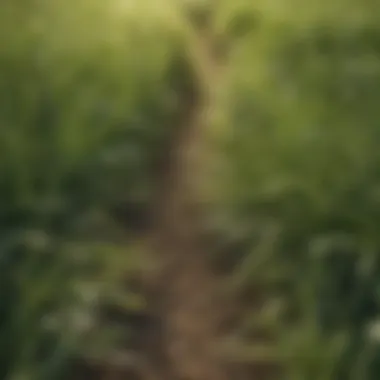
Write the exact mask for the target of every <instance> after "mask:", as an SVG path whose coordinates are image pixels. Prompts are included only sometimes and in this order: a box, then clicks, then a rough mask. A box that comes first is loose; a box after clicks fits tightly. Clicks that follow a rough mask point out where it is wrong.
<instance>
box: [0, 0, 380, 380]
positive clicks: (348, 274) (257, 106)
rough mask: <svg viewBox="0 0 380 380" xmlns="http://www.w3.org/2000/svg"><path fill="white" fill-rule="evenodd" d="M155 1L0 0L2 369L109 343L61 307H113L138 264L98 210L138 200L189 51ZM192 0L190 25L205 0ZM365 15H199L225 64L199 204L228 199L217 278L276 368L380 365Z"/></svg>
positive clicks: (379, 68)
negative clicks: (222, 49) (108, 302)
mask: <svg viewBox="0 0 380 380" xmlns="http://www.w3.org/2000/svg"><path fill="white" fill-rule="evenodd" d="M152 4H153V3H152V2H149V1H138V2H137V1H132V2H128V1H126V0H125V1H124V2H123V1H116V0H113V1H110V0H109V1H107V2H104V1H100V0H99V1H98V0H92V1H90V0H79V1H76V2H68V1H67V0H66V1H63V0H54V1H51V0H50V1H47V0H46V1H38V2H37V1H33V0H29V1H16V0H7V1H4V4H2V5H1V7H2V9H1V12H0V39H1V41H0V72H1V74H0V145H1V147H0V156H1V159H0V244H1V245H0V360H1V362H0V379H8V378H9V379H12V380H13V379H15V380H17V379H24V378H27V379H38V380H43V379H52V378H58V375H60V376H62V377H65V376H66V374H67V373H66V372H65V370H64V369H65V368H67V361H66V360H67V359H68V358H69V356H70V355H71V354H72V352H73V351H75V350H88V349H89V347H90V348H92V349H94V350H95V351H96V350H98V349H100V348H102V349H103V350H104V349H105V348H108V347H109V345H108V343H107V342H106V340H105V338H104V337H103V336H98V335H97V336H96V337H94V336H92V337H91V339H89V340H88V341H87V340H86V339H85V338H84V335H81V334H82V333H84V331H85V330H86V329H88V327H86V326H87V325H91V320H90V322H86V323H85V326H84V327H83V326H82V324H83V323H84V322H81V320H80V321H79V322H78V323H77V322H76V318H77V315H78V313H79V314H80V315H79V316H80V317H81V318H91V317H92V316H93V313H92V309H91V308H92V307H93V302H94V299H93V296H92V294H95V296H96V297H105V298H112V299H114V300H115V299H116V301H115V302H117V303H118V302H119V299H118V296H119V292H120V283H121V282H122V281H123V280H124V276H125V275H126V273H128V270H130V271H132V272H133V271H134V270H135V267H136V266H138V265H140V262H141V257H142V255H141V254H140V253H141V252H140V251H139V250H138V249H136V248H134V246H132V245H131V241H129V240H128V241H126V238H125V226H123V227H121V226H120V225H119V224H118V223H117V222H116V221H115V218H114V215H113V214H112V210H114V209H115V208H117V207H119V205H120V204H121V203H125V202H132V203H133V202H134V203H139V202H141V203H142V204H144V205H147V204H149V202H150V201H151V198H150V197H151V191H152V189H153V188H154V180H155V175H156V173H155V169H156V162H157V161H159V160H160V159H161V155H162V153H163V152H165V149H166V147H167V141H168V139H169V138H170V136H171V132H172V131H173V128H175V126H176V125H175V120H176V111H177V105H178V98H177V97H176V91H177V90H178V88H183V87H179V86H186V85H188V84H189V77H188V75H186V73H187V72H186V71H185V74H184V70H187V69H188V67H187V66H186V67H185V69H184V67H183V65H184V62H185V63H188V62H190V61H191V64H192V65H195V66H196V57H193V56H192V55H191V54H192V53H193V51H192V50H191V49H190V46H191V45H190V44H191V43H192V40H191V34H190V29H189V25H188V24H187V23H186V22H185V21H184V18H183V17H182V15H181V14H180V13H178V12H177V9H176V7H174V2H173V3H170V4H169V2H168V1H164V0H162V3H161V2H159V1H158V0H155V2H154V4H155V5H154V6H153V5H152ZM175 5H178V4H175ZM197 6H198V7H199V8H197V9H196V11H194V12H193V14H192V16H193V17H194V18H196V19H197V22H198V23H200V22H201V21H202V18H203V16H205V15H207V12H205V11H207V10H209V9H208V8H207V7H206V8H202V7H204V6H207V2H199V4H198V5H197ZM295 10H296V11H295ZM379 11H380V7H379V5H378V4H377V2H376V1H366V2H364V1H363V0H362V1H359V0H357V1H348V0H344V1H343V0H330V1H320V2H319V3H318V4H313V5H312V6H311V4H306V3H305V2H301V1H299V0H277V1H268V0H263V1H255V2H254V4H252V2H250V1H248V0H241V1H237V0H236V1H232V0H224V1H223V2H222V4H221V8H220V12H219V13H217V17H216V18H215V23H214V25H213V26H214V27H215V33H217V35H218V36H220V37H221V39H222V40H223V42H224V43H225V44H226V46H228V48H229V49H230V60H229V63H228V68H227V70H226V74H225V75H226V77H225V78H224V79H225V82H223V84H222V86H221V87H222V89H221V90H223V91H221V92H220V95H221V96H220V104H219V105H218V106H219V107H220V108H219V109H216V110H213V111H215V114H216V115H217V117H216V120H215V128H213V129H212V132H213V133H212V137H213V138H214V137H215V139H214V140H212V143H213V144H214V145H213V146H212V149H213V152H216V153H217V154H216V159H217V165H216V169H217V170H216V172H215V175H213V176H209V177H208V178H207V180H208V181H209V182H212V183H211V185H210V187H209V188H210V191H209V192H208V193H207V197H211V203H212V205H213V206H214V205H215V207H210V209H211V210H212V215H209V216H210V219H213V218H214V217H215V218H216V216H217V215H219V213H220V214H221V215H227V222H226V227H224V226H223V227H222V229H224V230H223V232H222V233H223V234H224V236H230V235H233V234H234V233H235V232H236V231H237V233H238V234H239V233H240V230H241V231H242V232H241V234H242V235H243V236H244V237H245V236H247V240H248V244H245V245H244V247H243V246H242V248H238V247H234V248H233V249H232V252H230V253H229V254H232V255H233V256H234V258H235V260H231V261H228V263H234V264H235V265H234V267H233V270H230V272H231V273H230V275H231V280H232V281H231V283H232V285H234V286H236V287H237V288H239V289H244V290H247V291H248V293H249V292H251V293H252V294H253V292H254V291H255V294H256V293H257V292H256V290H257V289H260V293H261V297H262V298H264V299H265V305H266V306H267V307H265V308H263V309H262V310H260V311H259V310H257V309H256V308H254V307H253V306H252V308H251V310H248V311H245V313H244V316H243V318H242V320H241V321H240V325H239V326H238V327H239V329H238V332H237V335H238V338H239V341H240V343H241V344H245V343H247V341H248V346H246V345H244V346H243V347H244V348H243V351H244V353H247V352H248V353H249V354H250V352H251V348H252V344H251V343H252V342H251V341H250V338H249V336H250V334H251V333H252V330H255V329H258V328H259V329H267V330H268V331H269V332H270V335H273V336H274V343H273V342H272V343H271V346H270V354H271V355H273V356H274V357H275V360H278V361H280V362H281V363H283V365H284V368H285V371H284V374H285V377H286V378H287V379H290V380H298V379H299V380H333V379H334V380H346V379H353V380H358V379H360V380H372V379H373V380H374V379H376V378H377V377H378V375H379V373H380V369H379V365H380V361H379V346H378V341H377V338H378V337H377V336H376V331H375V329H374V327H373V326H374V325H375V322H376V321H377V317H378V313H379V295H378V289H379V272H380V263H379V247H380V238H379V234H378V224H379V222H380V214H379V185H380V182H379V173H380V172H379V168H380V157H379V153H378V145H379V143H380V133H379V131H380V129H379V125H378V123H379V122H378V120H379V119H380V108H379V106H378V102H379V100H380V87H379V85H380V27H379V14H380V13H379ZM190 82H191V80H190ZM219 173H222V174H221V175H220V174H219ZM208 199H209V198H208ZM214 213H215V214H214ZM216 219H217V218H216ZM220 243H221V244H220V245H224V241H223V242H222V241H221V242H220ZM225 245H227V243H225ZM247 246H249V248H247ZM223 248H225V247H222V249H221V251H223V252H224V253H225V250H223ZM239 250H240V251H241V252H239ZM237 257H238V260H237V259H236V258H237ZM222 258H223V260H224V259H225V256H224V255H223V257H222V256H220V257H218V258H217V259H218V260H220V261H222ZM236 262H237V264H236ZM231 267H232V264H231ZM230 269H231V268H230ZM86 289H87V290H88V289H89V290H90V293H89V295H88V294H87V293H86V292H84V293H83V294H82V292H80V290H83V291H85V290H86ZM96 297H95V298H96ZM252 297H253V296H252ZM121 298H122V303H124V301H130V302H132V301H133V300H134V299H133V298H132V295H131V294H129V295H125V294H124V293H122V295H121ZM137 301H138V304H137V307H138V308H140V307H142V306H141V304H140V301H141V300H140V299H138V300H137ZM252 304H253V302H252ZM127 307H130V304H128V306H127ZM279 310H280V312H279ZM261 311H262V313H261ZM49 321H50V322H51V323H53V325H54V324H55V327H54V326H53V327H51V326H50V325H51V323H48V322H49ZM85 321H86V320H85ZM102 332H103V331H102ZM107 332H108V331H107ZM116 335H119V338H120V334H119V332H118V331H117V332H116ZM78 338H79V339H78ZM107 338H108V336H107ZM99 339H100V340H99ZM99 342H100V344H98V343H99ZM254 343H256V342H254ZM112 344H114V345H115V344H116V343H115V340H112V339H111V345H112ZM254 348H255V347H253V348H252V356H253V357H252V360H254V359H255V357H257V356H258V355H259V354H260V352H259V351H258V350H256V349H254ZM41 362H43V363H45V365H41Z"/></svg>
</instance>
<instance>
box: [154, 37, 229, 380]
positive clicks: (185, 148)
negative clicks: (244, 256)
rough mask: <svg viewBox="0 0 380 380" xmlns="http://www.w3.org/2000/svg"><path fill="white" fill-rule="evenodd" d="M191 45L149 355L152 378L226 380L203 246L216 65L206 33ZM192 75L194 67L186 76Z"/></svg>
mask: <svg viewBox="0 0 380 380" xmlns="http://www.w3.org/2000/svg"><path fill="white" fill-rule="evenodd" d="M192 48H194V51H190V52H189V54H197V55H198V57H199V64H200V67H199V70H200V73H198V74H200V75H201V77H196V76H194V79H193V80H192V88H187V89H186V93H178V97H179V99H180V105H181V109H180V110H179V112H178V120H177V126H176V132H177V134H176V136H175V137H174V138H173V140H172V142H171V145H170V148H169V150H168V152H166V153H167V155H168V156H167V160H166V166H165V167H164V168H163V170H162V175H161V178H160V183H159V186H158V189H159V191H158V194H157V199H156V204H155V223H154V227H153V231H152V236H151V239H150V242H151V244H150V251H151V254H152V259H153V260H155V261H156V262H157V264H158V265H159V266H158V268H157V270H156V271H155V272H154V275H153V276H151V277H150V278H149V280H148V283H149V287H148V292H147V298H148V303H149V306H150V308H151V311H152V313H153V314H154V315H156V316H157V317H158V318H159V320H160V321H161V329H160V332H159V335H158V336H156V337H152V340H151V342H149V347H147V351H148V362H149V364H150V366H151V371H150V377H151V378H155V379H159V380H224V379H227V375H226V373H225V370H224V368H223V365H222V363H220V362H219V360H218V358H217V357H216V355H215V347H214V345H215V343H216V339H217V334H218V333H217V330H218V325H219V318H220V316H221V307H222V306H221V305H220V304H218V301H217V297H216V294H217V288H218V285H219V284H218V280H217V278H216V276H215V275H214V274H213V272H212V270H211V269H210V268H209V267H208V263H207V260H206V252H205V251H204V247H202V245H201V243H200V239H199V236H198V234H199V227H200V220H199V218H200V217H199V215H198V210H197V200H198V199H199V197H198V194H197V191H198V190H197V179H198V173H199V170H200V168H201V167H202V165H203V164H204V163H203V162H202V153H201V152H202V145H203V143H204V134H205V131H206V128H207V125H208V123H209V120H208V118H209V115H210V112H211V110H212V108H213V107H214V104H213V102H214V100H213V87H214V86H213V85H214V84H215V82H214V81H215V80H216V79H217V75H218V71H219V67H218V64H217V61H216V60H215V59H214V55H213V52H214V41H213V39H212V38H211V37H209V36H207V34H200V35H199V36H198V38H197V41H196V42H195V43H194V46H192ZM193 70H194V68H192V67H189V73H188V75H189V76H191V75H194V73H193ZM202 81H204V83H202Z"/></svg>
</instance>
